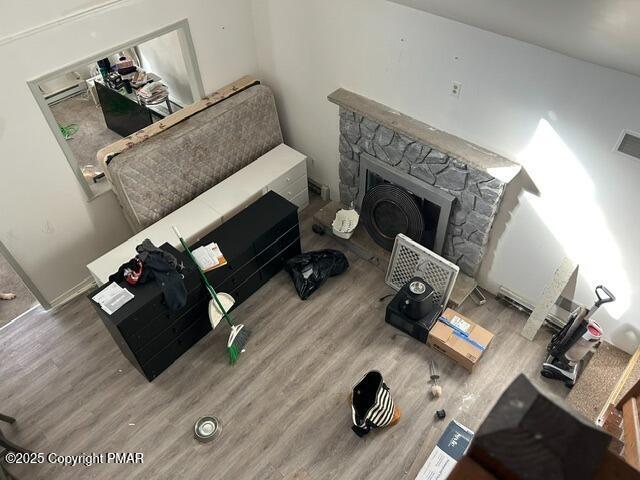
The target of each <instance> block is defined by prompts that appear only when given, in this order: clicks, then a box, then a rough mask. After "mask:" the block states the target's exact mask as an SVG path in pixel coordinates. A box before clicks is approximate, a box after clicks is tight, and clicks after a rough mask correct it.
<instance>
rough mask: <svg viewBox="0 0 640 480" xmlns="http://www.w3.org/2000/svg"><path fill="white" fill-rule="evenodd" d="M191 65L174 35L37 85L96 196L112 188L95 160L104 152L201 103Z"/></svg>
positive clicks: (69, 152) (69, 154)
mask: <svg viewBox="0 0 640 480" xmlns="http://www.w3.org/2000/svg"><path fill="white" fill-rule="evenodd" d="M192 53H193V52H187V54H191V55H192ZM191 60H192V62H193V61H194V60H195V59H194V58H191ZM189 63H190V62H186V61H185V52H183V48H182V44H181V41H180V36H179V32H178V30H171V31H169V32H166V33H163V34H161V35H158V36H156V37H154V38H151V39H148V40H146V41H143V42H140V43H138V44H136V45H133V46H131V47H128V48H124V49H119V50H114V51H113V52H112V53H110V54H108V55H101V56H100V57H99V58H95V59H94V60H92V61H90V62H87V63H84V64H79V65H78V64H77V65H76V66H75V67H73V68H69V69H68V70H67V71H63V72H58V73H57V74H55V75H51V76H46V77H44V78H43V79H41V80H39V81H37V90H38V91H39V93H40V94H41V95H42V96H43V98H44V100H45V102H46V107H47V108H48V109H50V112H51V114H52V117H53V119H54V125H52V129H57V132H56V134H58V133H59V136H58V141H59V142H62V147H63V150H64V151H65V154H66V155H67V157H68V160H69V162H70V164H71V166H72V167H73V168H75V169H77V170H79V172H81V175H77V176H78V177H81V178H83V179H84V181H85V182H86V183H87V184H88V185H89V188H90V189H91V191H92V192H93V193H94V194H95V193H96V192H99V191H100V190H101V187H102V188H107V187H106V186H107V183H108V182H106V181H105V180H104V172H103V168H102V166H101V165H100V164H99V162H98V161H97V159H96V154H97V152H98V151H99V150H100V149H101V148H103V147H105V146H107V145H110V144H112V143H114V142H116V141H118V140H120V139H122V138H123V137H126V136H128V135H131V134H132V133H134V132H137V131H138V130H140V129H142V128H144V127H146V126H149V125H151V124H152V123H154V122H157V121H159V120H161V119H163V118H165V117H166V116H168V115H170V114H172V113H174V112H177V111H178V110H180V109H182V108H183V107H184V106H185V105H189V104H191V103H193V102H194V101H195V100H198V99H199V98H198V97H197V95H194V91H193V85H194V82H193V78H190V77H192V76H193V75H194V72H189V71H188V70H187V65H188V64H189ZM199 82H200V80H199V79H197V82H196V83H199ZM194 97H196V98H194ZM45 117H49V118H51V117H50V116H48V115H47V114H46V112H45ZM50 123H51V122H50ZM61 139H62V140H61ZM65 147H66V148H65Z"/></svg>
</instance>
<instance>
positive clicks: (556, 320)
mask: <svg viewBox="0 0 640 480" xmlns="http://www.w3.org/2000/svg"><path fill="white" fill-rule="evenodd" d="M497 298H498V300H500V301H502V302H504V303H506V304H507V305H510V306H512V307H513V308H515V309H516V310H519V311H521V312H524V313H526V314H527V315H531V312H533V309H534V304H533V303H532V302H530V301H529V300H527V299H526V298H524V297H523V296H522V295H519V294H517V293H515V292H514V291H512V290H509V289H508V288H507V287H504V286H501V287H500V288H499V289H498V295H497ZM578 306H579V305H577V304H575V303H574V302H572V301H571V300H569V299H567V298H564V297H560V298H558V300H557V301H556V310H557V312H558V313H550V314H549V315H547V318H546V319H545V320H546V321H547V324H549V326H550V327H551V328H553V329H560V328H562V327H564V326H565V324H566V323H567V318H568V317H569V315H570V314H571V311H573V310H575V308H576V307H578Z"/></svg>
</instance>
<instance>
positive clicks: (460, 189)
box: [328, 89, 521, 277]
mask: <svg viewBox="0 0 640 480" xmlns="http://www.w3.org/2000/svg"><path fill="white" fill-rule="evenodd" d="M328 98H329V101H331V102H333V103H335V104H337V105H338V106H339V107H340V139H339V151H340V163H339V175H340V200H341V201H342V203H344V204H346V205H349V204H351V202H354V204H355V203H356V200H357V198H358V195H359V188H360V184H361V182H360V179H359V175H360V161H361V158H362V157H366V156H369V155H370V156H372V157H374V158H375V159H377V160H379V161H381V162H384V163H385V164H387V165H390V166H392V167H393V168H394V169H396V170H398V171H399V172H404V173H405V174H409V175H411V176H412V177H415V178H417V179H419V180H420V181H423V182H425V183H426V184H427V185H429V186H432V187H435V188H439V189H441V190H443V191H445V192H447V193H449V194H450V195H453V196H454V197H455V199H456V200H455V201H454V204H453V208H452V209H451V215H450V218H449V222H448V228H447V232H446V235H445V241H444V247H443V256H444V257H445V258H447V259H449V260H450V261H452V262H454V263H456V264H457V265H458V266H460V269H461V270H462V271H463V272H464V273H466V274H467V275H470V276H472V277H473V276H475V274H476V273H477V272H478V269H479V268H480V265H481V263H482V258H483V257H484V254H485V250H486V245H487V242H488V240H489V233H490V231H491V227H492V225H493V223H494V220H495V217H496V215H497V213H498V209H499V207H500V203H501V201H502V197H503V195H504V190H505V187H506V185H507V184H508V183H509V182H510V181H511V180H512V179H513V178H515V176H516V175H517V174H518V172H519V171H520V168H521V167H520V165H518V164H516V163H514V162H512V161H510V160H508V159H506V158H504V157H502V156H500V155H497V154H495V153H492V152H490V151H488V150H486V149H484V148H482V147H479V146H477V145H474V144H472V143H470V142H467V141H465V140H463V139H461V138H459V137H456V136H454V135H451V134H448V133H446V132H443V131H441V130H438V129H436V128H434V127H431V126H430V125H427V124H425V123H423V122H420V121H418V120H415V119H413V118H411V117H408V116H406V115H403V114H401V113H399V112H396V111H395V110H393V109H391V108H389V107H387V106H385V105H382V104H380V103H377V102H374V101H372V100H370V99H368V98H366V97H362V96H360V95H357V94H355V93H352V92H349V91H347V90H344V89H339V90H337V91H335V92H334V93H332V94H331V95H329V97H328Z"/></svg>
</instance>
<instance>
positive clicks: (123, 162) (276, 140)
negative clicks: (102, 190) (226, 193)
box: [108, 85, 283, 232]
mask: <svg viewBox="0 0 640 480" xmlns="http://www.w3.org/2000/svg"><path fill="white" fill-rule="evenodd" d="M282 141H283V139H282V131H281V129H280V122H279V120H278V114H277V111H276V106H275V99H274V97H273V93H272V92H271V90H270V89H269V88H268V87H265V86H263V85H255V86H252V87H250V88H248V89H246V90H244V91H242V92H240V93H238V94H236V95H234V96H233V97H231V98H228V99H226V100H224V101H223V102H220V103H218V104H216V105H213V106H211V107H209V108H206V109H204V110H202V111H201V112H199V113H197V114H195V115H193V116H190V117H188V118H186V119H185V120H183V121H181V122H179V123H177V124H176V125H173V126H172V127H171V128H169V129H167V130H165V131H163V132H161V133H160V134H158V135H156V136H153V137H151V138H149V139H147V140H145V141H144V142H142V143H140V144H138V145H135V147H134V148H131V149H129V150H126V151H124V152H122V153H120V154H119V155H117V156H115V157H113V158H112V159H111V161H110V162H109V164H108V170H109V172H108V176H109V179H110V181H111V183H112V184H113V188H114V191H115V193H116V196H117V197H118V200H119V202H120V204H121V205H122V208H123V211H124V214H125V217H126V218H127V220H128V222H129V223H130V224H131V226H132V228H133V229H134V231H135V232H139V231H141V230H143V229H144V228H146V227H147V226H149V225H151V224H153V223H155V222H156V221H158V220H160V219H161V218H163V217H165V216H166V215H168V214H169V213H171V212H173V211H174V210H177V209H178V208H180V207H181V206H182V205H184V204H186V203H188V202H190V201H191V200H193V199H194V198H195V197H197V196H198V195H200V194H201V193H202V192H204V191H206V190H208V189H210V188H211V187H213V186H214V185H216V184H217V183H219V182H221V181H222V180H224V179H225V178H227V177H229V176H230V175H233V174H234V173H236V172H237V171H238V170H240V169H241V168H243V167H245V166H247V165H248V164H249V163H251V162H252V161H254V160H255V159H257V158H258V157H260V156H261V155H263V154H265V153H266V152H268V151H269V150H271V149H273V148H274V147H276V146H278V145H279V144H281V143H282Z"/></svg>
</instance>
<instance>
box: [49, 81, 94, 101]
mask: <svg viewBox="0 0 640 480" xmlns="http://www.w3.org/2000/svg"><path fill="white" fill-rule="evenodd" d="M84 91H86V87H85V88H83V87H81V86H80V85H79V84H74V85H70V86H68V87H65V88H62V89H60V90H57V91H55V92H51V93H48V94H46V95H45V96H44V99H45V100H46V101H47V105H54V104H56V103H58V102H61V101H62V100H65V99H67V98H69V97H73V96H75V95H78V94H79V93H83V92H84Z"/></svg>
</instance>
